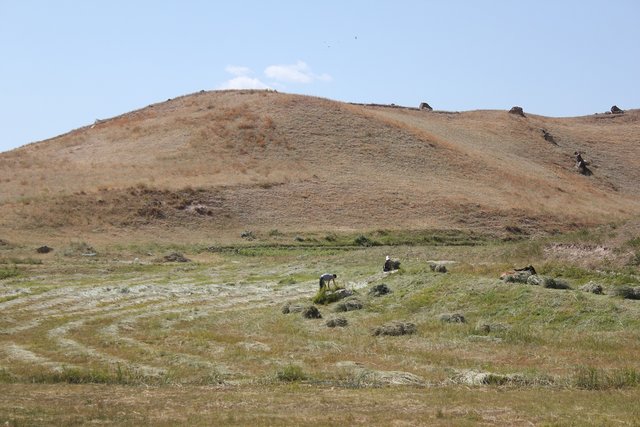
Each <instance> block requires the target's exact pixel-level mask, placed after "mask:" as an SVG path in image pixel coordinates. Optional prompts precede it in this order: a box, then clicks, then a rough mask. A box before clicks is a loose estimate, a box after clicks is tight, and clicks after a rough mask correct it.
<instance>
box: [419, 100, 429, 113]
mask: <svg viewBox="0 0 640 427" xmlns="http://www.w3.org/2000/svg"><path fill="white" fill-rule="evenodd" d="M418 108H420V109H421V110H427V111H433V108H431V105H429V104H427V103H426V102H421V103H420V107H418Z"/></svg>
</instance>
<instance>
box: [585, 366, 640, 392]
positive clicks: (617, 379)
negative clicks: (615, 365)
mask: <svg viewBox="0 0 640 427" xmlns="http://www.w3.org/2000/svg"><path fill="white" fill-rule="evenodd" d="M638 384H640V372H638V371H636V370H635V369H630V368H623V369H614V370H612V371H610V372H607V371H605V370H603V369H598V368H594V367H592V366H582V367H579V368H578V369H577V370H576V373H575V374H574V376H573V385H574V386H575V387H577V388H581V389H585V390H607V389H618V388H624V387H635V386H637V385H638Z"/></svg>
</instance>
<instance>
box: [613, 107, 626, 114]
mask: <svg viewBox="0 0 640 427" xmlns="http://www.w3.org/2000/svg"><path fill="white" fill-rule="evenodd" d="M611 113H612V114H623V113H624V110H623V109H621V108H618V106H617V105H614V106H613V107H611Z"/></svg>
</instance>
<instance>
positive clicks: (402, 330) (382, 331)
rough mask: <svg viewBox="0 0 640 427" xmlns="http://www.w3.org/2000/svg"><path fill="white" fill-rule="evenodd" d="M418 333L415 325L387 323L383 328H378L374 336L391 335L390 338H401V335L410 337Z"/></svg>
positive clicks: (374, 331)
mask: <svg viewBox="0 0 640 427" xmlns="http://www.w3.org/2000/svg"><path fill="white" fill-rule="evenodd" d="M415 332H416V325H415V323H409V322H390V323H385V324H384V325H382V326H378V327H377V328H375V329H374V330H373V335H374V336H378V335H390V336H400V335H409V334H413V333H415Z"/></svg>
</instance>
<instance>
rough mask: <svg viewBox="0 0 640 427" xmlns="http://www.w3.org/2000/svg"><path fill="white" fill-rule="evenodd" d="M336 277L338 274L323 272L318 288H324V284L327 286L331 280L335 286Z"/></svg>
mask: <svg viewBox="0 0 640 427" xmlns="http://www.w3.org/2000/svg"><path fill="white" fill-rule="evenodd" d="M336 277H338V275H337V274H333V273H325V274H323V275H322V276H320V289H322V288H324V287H325V286H326V287H327V288H328V287H329V284H330V283H331V282H333V286H334V287H335V286H336Z"/></svg>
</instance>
